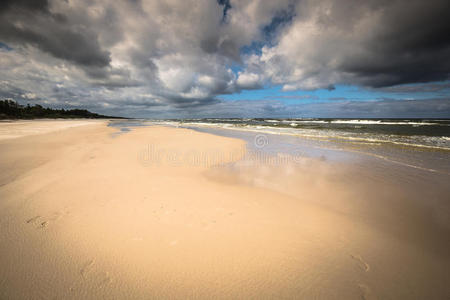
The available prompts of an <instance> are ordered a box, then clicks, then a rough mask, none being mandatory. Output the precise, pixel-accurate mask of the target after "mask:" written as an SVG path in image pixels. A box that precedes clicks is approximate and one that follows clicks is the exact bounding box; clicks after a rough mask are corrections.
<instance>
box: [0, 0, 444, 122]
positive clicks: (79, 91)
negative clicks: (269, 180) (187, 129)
mask: <svg viewBox="0 0 450 300" xmlns="http://www.w3.org/2000/svg"><path fill="white" fill-rule="evenodd" d="M448 20H450V2H449V1H448V0H428V1H424V0H366V1H361V0H339V1H337V0H335V1H332V0H298V1H293V0H277V1H274V0H164V1H162V0H116V1H107V0H3V1H1V2H0V68H1V70H0V98H3V99H4V98H11V99H15V100H17V101H18V102H20V103H23V104H25V103H39V104H41V105H44V106H50V107H64V108H74V107H77V108H87V109H89V110H91V111H95V112H99V113H105V114H113V115H122V116H130V117H149V118H175V117H180V118H189V117H233V116H234V117H438V118H442V117H450V76H449V74H450V34H449V32H450V22H449V21H448Z"/></svg>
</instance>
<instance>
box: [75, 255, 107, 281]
mask: <svg viewBox="0 0 450 300" xmlns="http://www.w3.org/2000/svg"><path fill="white" fill-rule="evenodd" d="M95 269H96V268H95V260H94V259H91V260H88V261H87V262H86V263H85V264H84V265H83V267H82V268H81V269H80V274H81V276H82V277H83V279H85V280H87V279H88V277H90V278H89V280H90V281H93V282H96V283H97V285H98V286H104V285H107V284H110V283H111V282H112V278H111V276H110V274H109V272H103V271H98V270H95Z"/></svg>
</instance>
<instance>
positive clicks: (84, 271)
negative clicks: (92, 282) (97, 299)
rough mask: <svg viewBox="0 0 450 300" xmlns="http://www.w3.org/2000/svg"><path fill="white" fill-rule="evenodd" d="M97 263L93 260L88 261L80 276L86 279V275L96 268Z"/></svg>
mask: <svg viewBox="0 0 450 300" xmlns="http://www.w3.org/2000/svg"><path fill="white" fill-rule="evenodd" d="M94 263H95V261H94V260H93V259H91V260H89V261H87V262H86V263H85V264H84V265H83V267H82V268H81V269H80V274H81V276H83V277H86V275H87V274H88V273H89V272H90V271H91V270H92V267H93V266H94Z"/></svg>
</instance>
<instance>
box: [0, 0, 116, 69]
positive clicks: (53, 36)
mask: <svg viewBox="0 0 450 300" xmlns="http://www.w3.org/2000/svg"><path fill="white" fill-rule="evenodd" d="M0 39H1V40H3V41H6V42H10V43H13V44H19V45H20V44H22V45H23V44H24V45H32V46H35V47H37V48H39V49H41V50H42V51H44V52H46V53H48V54H50V55H52V56H54V57H56V58H60V59H64V60H68V61H70V62H73V63H75V64H78V65H81V66H84V67H91V66H92V67H106V66H108V65H109V63H110V61H111V59H110V54H109V52H108V51H105V50H103V49H101V47H100V44H99V42H98V39H97V34H96V33H95V31H93V30H91V29H89V28H87V27H86V26H83V24H76V23H71V22H69V21H68V19H67V17H66V16H65V15H64V14H60V13H53V12H51V11H50V9H49V3H48V1H43V0H38V1H34V0H29V1H26V0H19V1H15V0H14V1H10V0H8V1H6V2H2V4H1V6H0Z"/></svg>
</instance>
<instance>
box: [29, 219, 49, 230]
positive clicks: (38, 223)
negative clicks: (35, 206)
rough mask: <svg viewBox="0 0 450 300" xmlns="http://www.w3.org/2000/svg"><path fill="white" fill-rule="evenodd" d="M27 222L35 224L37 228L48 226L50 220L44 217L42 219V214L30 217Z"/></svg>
mask: <svg viewBox="0 0 450 300" xmlns="http://www.w3.org/2000/svg"><path fill="white" fill-rule="evenodd" d="M26 222H27V224H32V225H35V227H36V228H37V229H42V228H44V227H47V225H48V221H45V220H44V219H42V217H41V216H35V217H32V218H30V219H28V220H27V221H26Z"/></svg>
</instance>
